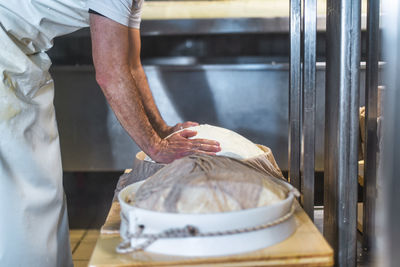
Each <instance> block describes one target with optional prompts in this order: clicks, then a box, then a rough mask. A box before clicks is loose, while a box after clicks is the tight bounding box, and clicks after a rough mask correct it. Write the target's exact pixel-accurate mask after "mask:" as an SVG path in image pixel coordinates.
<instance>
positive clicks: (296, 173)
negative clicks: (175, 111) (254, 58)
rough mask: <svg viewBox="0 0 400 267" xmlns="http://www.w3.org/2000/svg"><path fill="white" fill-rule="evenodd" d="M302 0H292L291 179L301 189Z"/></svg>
mask: <svg viewBox="0 0 400 267" xmlns="http://www.w3.org/2000/svg"><path fill="white" fill-rule="evenodd" d="M300 22H301V0H290V70H289V164H288V166H289V181H290V183H291V184H292V185H293V186H294V187H296V188H297V189H299V190H300V185H301V184H300V154H301V151H300V148H301V146H300V123H301V121H300V118H301V117H300V115H301V57H300V53H301V45H300V44H301V25H300Z"/></svg>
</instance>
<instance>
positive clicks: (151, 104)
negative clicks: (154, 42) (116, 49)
mask: <svg viewBox="0 0 400 267" xmlns="http://www.w3.org/2000/svg"><path fill="white" fill-rule="evenodd" d="M131 74H132V77H133V79H134V81H135V84H136V88H137V89H138V93H139V95H140V99H141V101H142V105H143V108H144V111H145V113H146V115H147V118H148V120H149V121H150V123H151V125H152V126H153V128H154V130H155V131H156V132H157V134H158V135H159V136H160V137H161V138H164V137H166V136H167V135H169V134H170V133H171V127H169V126H168V125H167V124H166V123H165V121H164V119H163V118H162V116H161V114H160V111H159V110H158V108H157V105H156V103H155V101H154V97H153V94H152V93H151V90H150V88H149V84H148V81H147V78H146V74H145V72H144V70H143V67H142V66H141V65H139V66H134V67H131Z"/></svg>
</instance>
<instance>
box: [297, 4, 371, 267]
mask: <svg viewBox="0 0 400 267" xmlns="http://www.w3.org/2000/svg"><path fill="white" fill-rule="evenodd" d="M290 4H291V5H290V41H291V54H290V61H291V62H290V67H291V68H290V95H289V96H290V98H289V104H290V107H289V122H290V125H289V131H290V132H289V158H290V161H289V168H290V169H289V178H290V182H291V183H292V184H293V185H294V186H296V187H298V186H299V184H300V185H301V191H302V204H303V207H304V208H305V210H306V211H307V213H308V214H309V215H310V217H311V218H312V216H313V215H312V214H313V208H314V207H313V204H314V203H313V201H314V164H315V143H314V142H315V32H316V2H315V1H313V0H304V18H303V19H304V20H303V23H304V24H303V26H304V44H303V45H304V46H303V53H304V54H302V49H301V45H302V44H301V42H300V37H299V36H300V33H301V30H300V26H299V24H300V18H301V2H300V0H291V1H290ZM327 10H328V13H327V33H326V34H327V41H326V43H327V49H326V52H327V63H326V66H327V69H326V93H325V99H326V100H325V103H326V112H325V168H324V169H325V182H324V184H325V188H324V205H325V211H324V235H325V237H326V238H327V240H328V242H329V243H330V244H331V245H332V247H333V248H334V250H335V262H336V264H337V266H355V264H356V234H357V232H356V231H357V230H356V226H357V179H356V177H357V173H358V137H359V136H358V133H359V85H360V57H361V1H360V0H328V1H327ZM301 58H303V60H304V62H303V66H304V67H303V76H301V71H302V69H301ZM299 73H300V74H299ZM301 77H303V81H302V83H301ZM369 77H371V76H369ZM301 96H303V98H302V97H301ZM301 100H303V102H301ZM299 110H301V111H302V114H301V115H300V114H298V113H297V112H299ZM300 119H302V122H303V123H302V132H300V127H299V123H300V122H299V120H300ZM300 133H302V143H300V140H299V139H298V137H299V136H300ZM300 147H302V148H303V151H302V152H303V154H302V156H301V154H300ZM300 158H301V159H302V161H301V163H302V168H301V170H302V174H303V175H302V176H301V178H300V176H299V170H300V168H299V165H298V164H299V161H298V160H299V159H300ZM299 178H300V181H299Z"/></svg>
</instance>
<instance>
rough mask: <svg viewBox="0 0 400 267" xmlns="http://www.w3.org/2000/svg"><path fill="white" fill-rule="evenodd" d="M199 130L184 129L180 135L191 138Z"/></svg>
mask: <svg viewBox="0 0 400 267" xmlns="http://www.w3.org/2000/svg"><path fill="white" fill-rule="evenodd" d="M196 134H197V132H196V131H192V130H183V131H181V132H179V135H180V136H182V137H183V138H190V137H193V136H196Z"/></svg>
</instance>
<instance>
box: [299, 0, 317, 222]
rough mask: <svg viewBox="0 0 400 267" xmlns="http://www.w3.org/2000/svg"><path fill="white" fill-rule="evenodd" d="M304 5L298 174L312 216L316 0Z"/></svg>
mask: <svg viewBox="0 0 400 267" xmlns="http://www.w3.org/2000/svg"><path fill="white" fill-rule="evenodd" d="M303 6H304V16H303V29H304V62H303V125H302V129H303V130H302V141H303V146H302V147H303V159H302V160H303V161H302V163H303V164H302V166H303V172H302V177H301V192H302V205H303V208H304V210H305V211H306V213H307V214H308V216H309V217H310V218H311V219H312V220H314V180H315V107H316V104H315V97H316V91H315V81H316V80H315V64H316V42H317V41H316V35H317V33H316V31H317V2H316V0H304V5H303Z"/></svg>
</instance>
